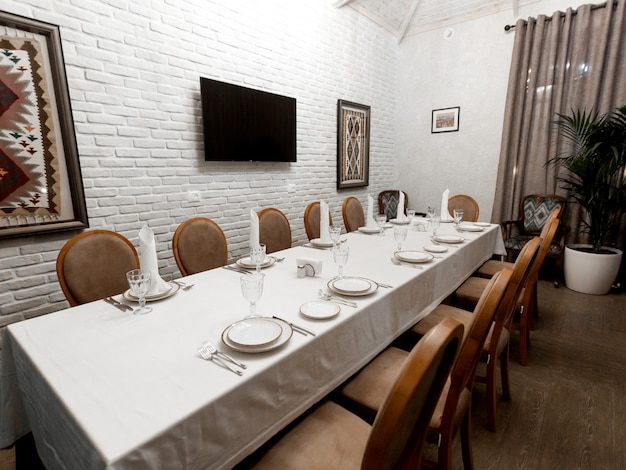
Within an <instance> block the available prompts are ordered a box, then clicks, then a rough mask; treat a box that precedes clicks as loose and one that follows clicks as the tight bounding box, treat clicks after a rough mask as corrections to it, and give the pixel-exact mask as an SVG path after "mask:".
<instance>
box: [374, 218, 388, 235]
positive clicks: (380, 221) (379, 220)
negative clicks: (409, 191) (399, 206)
mask: <svg viewBox="0 0 626 470" xmlns="http://www.w3.org/2000/svg"><path fill="white" fill-rule="evenodd" d="M374 220H376V223H377V224H378V227H379V228H380V232H378V235H380V236H381V237H382V236H383V235H384V234H385V224H386V223H387V216H386V215H385V214H379V215H377V216H376V217H375V218H374Z"/></svg>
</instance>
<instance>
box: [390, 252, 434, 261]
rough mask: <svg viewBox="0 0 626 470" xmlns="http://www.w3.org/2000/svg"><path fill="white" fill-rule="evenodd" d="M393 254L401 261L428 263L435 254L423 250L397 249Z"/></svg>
mask: <svg viewBox="0 0 626 470" xmlns="http://www.w3.org/2000/svg"><path fill="white" fill-rule="evenodd" d="M393 255H394V256H395V257H396V258H397V259H399V260H400V261H406V262H407V263H427V262H428V261H430V260H432V259H433V255H431V254H430V253H424V252H423V251H409V250H407V251H396V252H395V253H394V254H393Z"/></svg>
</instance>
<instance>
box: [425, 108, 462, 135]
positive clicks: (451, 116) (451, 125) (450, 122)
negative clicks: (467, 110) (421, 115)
mask: <svg viewBox="0 0 626 470" xmlns="http://www.w3.org/2000/svg"><path fill="white" fill-rule="evenodd" d="M460 111H461V108H460V107H458V106H457V107H456V108H443V109H433V122H432V128H431V130H430V132H431V133H432V134H436V133H438V132H456V131H458V130H459V113H460Z"/></svg>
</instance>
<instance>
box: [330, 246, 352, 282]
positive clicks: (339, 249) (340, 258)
mask: <svg viewBox="0 0 626 470" xmlns="http://www.w3.org/2000/svg"><path fill="white" fill-rule="evenodd" d="M349 254H350V249H349V247H348V245H345V244H344V245H335V246H333V259H334V260H335V264H336V265H337V274H338V275H337V277H340V278H341V277H343V266H344V265H345V264H346V263H347V262H348V255H349Z"/></svg>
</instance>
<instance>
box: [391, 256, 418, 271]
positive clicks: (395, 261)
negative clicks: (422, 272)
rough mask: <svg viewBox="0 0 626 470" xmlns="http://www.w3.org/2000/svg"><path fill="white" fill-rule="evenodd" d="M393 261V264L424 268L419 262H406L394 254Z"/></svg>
mask: <svg viewBox="0 0 626 470" xmlns="http://www.w3.org/2000/svg"><path fill="white" fill-rule="evenodd" d="M391 262H392V263H393V264H397V265H398V266H406V267H407V268H414V269H424V268H423V267H422V266H420V265H419V264H411V263H405V262H402V261H400V260H399V259H396V258H394V257H393V256H392V257H391Z"/></svg>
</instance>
